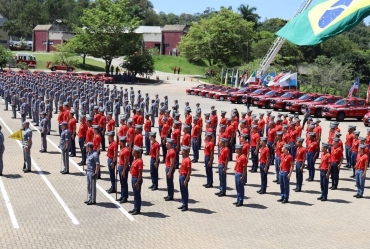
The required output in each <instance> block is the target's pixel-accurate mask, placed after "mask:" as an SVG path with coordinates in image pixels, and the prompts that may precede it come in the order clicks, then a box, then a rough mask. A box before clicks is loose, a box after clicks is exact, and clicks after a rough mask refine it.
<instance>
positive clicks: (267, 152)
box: [260, 146, 270, 164]
mask: <svg viewBox="0 0 370 249" xmlns="http://www.w3.org/2000/svg"><path fill="white" fill-rule="evenodd" d="M269 155H270V150H269V148H267V146H266V147H264V148H261V154H260V163H261V164H266V163H267V157H268V156H269Z"/></svg>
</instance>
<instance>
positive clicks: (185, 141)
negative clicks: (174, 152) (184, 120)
mask: <svg viewBox="0 0 370 249" xmlns="http://www.w3.org/2000/svg"><path fill="white" fill-rule="evenodd" d="M181 145H185V146H188V147H189V146H190V134H188V133H187V134H185V135H184V136H182V140H181Z"/></svg>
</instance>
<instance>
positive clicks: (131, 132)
mask: <svg viewBox="0 0 370 249" xmlns="http://www.w3.org/2000/svg"><path fill="white" fill-rule="evenodd" d="M131 137H132V140H134V139H135V129H134V128H132V127H130V128H128V130H127V134H126V142H127V143H131V142H133V141H131Z"/></svg>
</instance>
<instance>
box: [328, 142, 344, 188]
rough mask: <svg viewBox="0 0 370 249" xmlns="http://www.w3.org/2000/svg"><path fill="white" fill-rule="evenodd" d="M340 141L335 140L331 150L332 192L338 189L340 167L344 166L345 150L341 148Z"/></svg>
mask: <svg viewBox="0 0 370 249" xmlns="http://www.w3.org/2000/svg"><path fill="white" fill-rule="evenodd" d="M339 141H340V139H339V138H337V137H335V138H334V139H333V148H332V149H331V153H330V165H331V170H330V174H331V184H332V186H331V188H330V189H331V190H336V189H337V187H338V182H339V172H340V166H341V165H342V161H343V150H342V148H341V147H340V146H339Z"/></svg>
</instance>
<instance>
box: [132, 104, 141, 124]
mask: <svg viewBox="0 0 370 249" xmlns="http://www.w3.org/2000/svg"><path fill="white" fill-rule="evenodd" d="M132 113H133V114H134V115H133V116H132V126H133V127H135V125H136V124H137V123H138V122H137V119H138V117H139V114H138V113H137V109H135V108H134V109H132Z"/></svg>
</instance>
